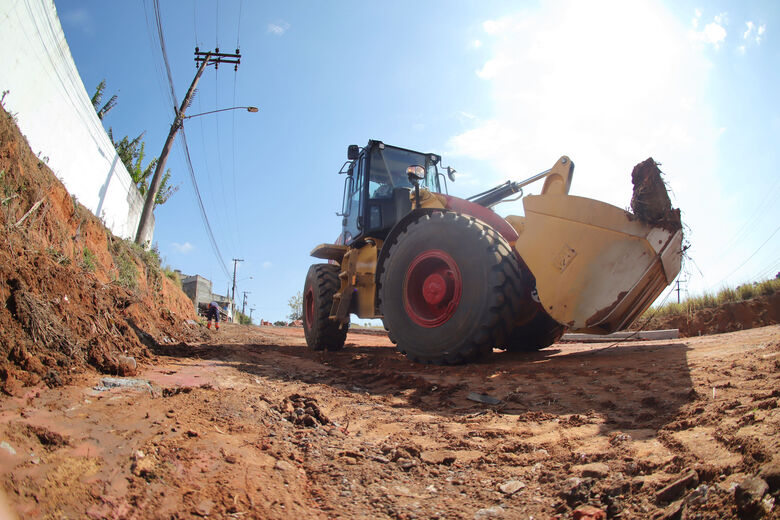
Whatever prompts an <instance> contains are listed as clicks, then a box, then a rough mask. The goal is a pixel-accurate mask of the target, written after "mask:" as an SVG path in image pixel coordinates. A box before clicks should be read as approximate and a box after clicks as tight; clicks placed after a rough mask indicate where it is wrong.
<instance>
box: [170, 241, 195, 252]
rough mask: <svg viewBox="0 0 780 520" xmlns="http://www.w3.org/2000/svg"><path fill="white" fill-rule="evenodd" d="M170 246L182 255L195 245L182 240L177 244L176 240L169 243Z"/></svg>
mask: <svg viewBox="0 0 780 520" xmlns="http://www.w3.org/2000/svg"><path fill="white" fill-rule="evenodd" d="M171 247H172V248H173V249H174V250H176V252H177V253H181V254H183V255H186V254H187V253H189V252H190V251H192V250H193V249H195V246H193V245H192V244H190V243H189V242H184V243H183V244H179V243H178V242H173V243H171Z"/></svg>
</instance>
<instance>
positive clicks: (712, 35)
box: [688, 9, 729, 50]
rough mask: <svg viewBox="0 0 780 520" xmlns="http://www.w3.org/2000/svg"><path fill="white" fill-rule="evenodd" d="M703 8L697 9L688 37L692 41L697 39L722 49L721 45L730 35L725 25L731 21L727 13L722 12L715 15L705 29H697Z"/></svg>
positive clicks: (716, 48)
mask: <svg viewBox="0 0 780 520" xmlns="http://www.w3.org/2000/svg"><path fill="white" fill-rule="evenodd" d="M701 15H702V12H701V9H696V16H695V17H694V18H693V20H691V30H690V32H689V33H688V37H689V38H690V39H691V40H692V41H697V42H701V43H705V44H709V45H712V46H713V47H715V50H718V49H720V46H721V45H722V44H723V42H724V41H725V40H726V36H727V35H728V33H727V31H726V28H725V26H726V25H728V23H729V18H728V14H727V13H720V14H717V15H715V16H714V17H713V19H712V21H711V22H710V23H708V24H706V25H705V26H704V29H702V30H700V31H699V30H697V29H698V28H699V26H700V24H701Z"/></svg>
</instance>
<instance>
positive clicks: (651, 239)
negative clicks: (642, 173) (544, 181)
mask: <svg viewBox="0 0 780 520" xmlns="http://www.w3.org/2000/svg"><path fill="white" fill-rule="evenodd" d="M523 205H524V208H525V217H516V216H509V217H507V219H506V220H507V221H508V222H509V223H510V224H511V225H512V226H513V227H514V228H515V229H516V230H517V231H518V234H519V238H518V239H517V241H516V242H515V249H516V250H517V252H518V253H519V255H520V256H521V257H522V259H523V261H524V262H525V264H526V265H527V266H528V268H529V269H530V271H531V273H533V275H534V277H535V278H536V289H537V293H538V296H539V299H540V301H541V304H542V305H543V307H544V309H545V310H546V311H547V313H548V314H549V315H550V316H551V317H552V318H553V319H555V320H556V321H557V322H559V323H561V324H563V325H566V326H567V327H569V329H570V330H572V331H577V332H588V333H595V334H609V333H611V332H615V331H617V330H621V329H624V328H626V327H628V326H629V325H630V324H631V323H632V322H633V321H634V319H636V318H637V317H638V316H639V315H641V314H642V313H643V312H644V311H645V310H646V309H647V308H648V307H649V306H650V305H651V304H652V303H653V301H654V300H655V299H656V298H657V297H658V295H659V294H660V293H661V291H663V289H664V288H665V287H667V286H668V285H669V284H670V283H671V282H672V281H673V280H674V278H675V277H676V276H677V273H679V271H680V265H681V260H682V252H681V249H682V231H681V230H680V229H674V228H670V229H666V228H664V227H657V226H651V225H648V224H646V223H644V222H642V221H640V220H639V219H638V218H637V217H636V216H635V215H632V214H631V213H629V212H627V211H625V210H623V209H620V208H618V207H615V206H612V205H610V204H606V203H604V202H600V201H597V200H593V199H587V198H584V197H576V196H571V195H565V194H543V195H537V196H528V197H526V198H524V199H523ZM667 227H668V226H667Z"/></svg>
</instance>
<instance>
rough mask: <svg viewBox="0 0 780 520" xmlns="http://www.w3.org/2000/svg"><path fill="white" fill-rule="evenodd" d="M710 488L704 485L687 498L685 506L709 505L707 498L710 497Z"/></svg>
mask: <svg viewBox="0 0 780 520" xmlns="http://www.w3.org/2000/svg"><path fill="white" fill-rule="evenodd" d="M709 493H710V488H709V487H708V486H707V485H706V484H702V485H701V486H699V487H697V488H696V489H694V490H693V491H691V492H690V494H689V495H688V496H687V497H685V504H686V505H688V504H694V505H701V504H706V503H707V497H708V496H709Z"/></svg>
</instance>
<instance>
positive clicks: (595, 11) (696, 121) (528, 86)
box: [447, 0, 718, 212]
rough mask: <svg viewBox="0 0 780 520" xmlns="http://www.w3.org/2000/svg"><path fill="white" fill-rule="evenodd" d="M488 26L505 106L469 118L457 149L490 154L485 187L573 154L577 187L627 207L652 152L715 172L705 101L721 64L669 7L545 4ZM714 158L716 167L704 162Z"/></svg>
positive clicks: (496, 97)
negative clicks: (711, 75)
mask: <svg viewBox="0 0 780 520" xmlns="http://www.w3.org/2000/svg"><path fill="white" fill-rule="evenodd" d="M483 28H484V29H485V32H486V33H488V37H487V38H486V39H487V40H489V41H486V44H489V45H488V47H489V48H491V50H492V55H490V56H489V57H488V59H487V60H486V62H485V63H484V66H483V67H482V68H481V69H480V70H479V71H477V75H478V76H479V77H480V78H482V79H484V80H485V81H487V82H489V84H490V85H491V89H492V105H493V107H494V113H493V115H492V117H489V118H486V119H475V120H473V121H463V122H464V123H465V124H467V125H468V127H467V129H466V130H465V131H463V132H462V133H460V134H458V135H455V136H453V137H452V138H451V139H450V140H449V143H448V144H449V148H450V150H449V151H448V152H447V155H450V154H453V155H460V156H464V157H470V158H474V159H478V160H482V161H487V162H489V163H490V165H491V166H492V167H493V170H494V171H495V172H496V175H494V176H493V177H492V178H486V176H484V175H483V176H482V179H483V181H482V182H484V183H485V187H487V185H489V184H490V183H498V182H501V181H504V180H506V179H514V180H520V179H523V178H525V177H530V176H531V175H533V174H534V173H537V172H539V171H542V170H544V169H547V168H549V167H550V166H552V165H553V163H555V161H556V160H557V159H558V158H559V157H560V156H561V155H563V154H567V155H570V156H571V157H572V159H573V160H574V162H575V163H576V164H577V170H576V171H577V174H576V175H575V176H574V186H573V187H572V193H576V194H577V195H582V196H589V197H592V198H596V199H600V200H604V201H606V202H610V203H612V204H615V205H618V206H621V207H625V206H627V204H628V201H629V200H630V198H631V183H630V172H631V168H632V167H633V166H634V165H635V164H636V163H638V162H639V161H641V160H644V159H646V158H647V157H649V156H653V157H654V158H656V159H657V160H659V161H663V162H664V163H665V165H667V166H668V167H670V172H671V171H673V170H672V168H674V169H675V170H677V169H678V168H679V171H680V173H683V174H684V173H687V172H688V171H689V170H690V171H707V167H708V166H709V163H710V162H711V159H710V158H709V157H712V156H714V154H712V155H710V154H709V153H708V152H707V151H708V150H709V151H712V150H711V147H712V146H713V144H714V141H715V139H716V137H717V132H718V129H717V128H714V127H713V125H712V124H711V122H710V120H709V113H708V112H707V110H706V109H705V108H704V107H703V106H702V104H701V97H702V96H703V93H704V85H705V82H706V77H707V73H708V70H709V66H710V65H709V63H708V62H707V61H706V60H705V59H704V58H703V57H702V56H701V55H699V54H698V53H697V51H696V49H694V48H693V47H692V46H691V45H690V44H689V41H688V39H687V30H686V28H685V27H684V26H683V25H681V24H680V23H679V22H678V21H677V20H676V19H675V18H674V17H673V16H672V15H671V14H669V13H668V12H666V11H665V10H664V8H663V7H662V6H660V5H659V4H658V3H656V2H653V1H650V0H647V1H641V0H640V1H638V2H631V3H627V2H621V1H600V2H587V3H586V2H578V1H577V0H569V1H564V2H554V3H543V4H542V7H541V8H540V9H539V10H538V11H525V12H523V13H522V14H521V15H518V16H516V17H504V18H502V19H501V20H500V21H498V22H485V23H484V24H483ZM702 156H703V157H705V158H706V159H704V162H705V163H708V164H707V165H702V164H701V163H699V164H698V165H697V163H696V161H694V158H697V160H698V158H700V157H702ZM702 167H703V168H704V169H703V170H702ZM696 184H697V185H698V181H696ZM507 206H509V205H507ZM501 208H502V207H501V206H499V211H501V210H502V209H501ZM506 211H510V210H509V208H508V209H507V210H506ZM512 212H517V209H514V208H512Z"/></svg>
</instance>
